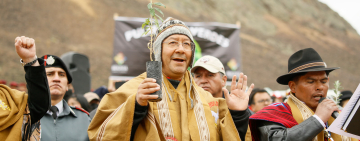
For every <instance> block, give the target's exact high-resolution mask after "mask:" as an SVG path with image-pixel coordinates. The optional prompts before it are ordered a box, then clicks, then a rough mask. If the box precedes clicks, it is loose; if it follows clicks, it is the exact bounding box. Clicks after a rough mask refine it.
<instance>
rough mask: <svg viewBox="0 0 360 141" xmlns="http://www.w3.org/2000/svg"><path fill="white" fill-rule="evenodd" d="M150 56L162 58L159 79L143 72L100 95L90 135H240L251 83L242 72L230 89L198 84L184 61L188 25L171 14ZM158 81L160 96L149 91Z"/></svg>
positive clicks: (177, 140)
mask: <svg viewBox="0 0 360 141" xmlns="http://www.w3.org/2000/svg"><path fill="white" fill-rule="evenodd" d="M154 52H155V55H154V56H155V60H156V61H162V73H163V76H162V81H163V82H162V85H161V86H159V85H158V84H157V83H156V82H155V81H156V80H155V79H152V78H146V73H143V74H141V75H139V76H138V77H136V78H134V79H132V80H130V81H128V82H127V83H125V84H124V85H122V86H121V87H120V88H119V89H118V90H116V91H115V92H113V93H109V94H106V95H105V97H104V98H103V99H102V101H101V103H100V105H99V107H98V110H97V112H96V115H95V116H94V118H93V120H92V122H91V123H90V126H89V129H88V134H89V138H90V140H99V141H100V140H136V141H145V140H151V141H165V140H170V141H189V140H196V141H200V140H201V141H217V140H232V141H233V140H237V141H240V140H242V139H243V138H244V136H245V133H246V130H247V126H248V118H249V113H248V112H247V110H246V109H247V103H248V100H249V94H250V92H251V90H252V89H253V87H254V85H253V84H252V85H251V86H250V88H249V90H248V91H246V86H247V77H246V76H244V75H243V74H240V78H239V81H238V83H237V84H236V76H234V77H233V81H232V85H231V93H230V94H229V93H228V91H227V90H226V89H224V91H225V99H222V98H214V97H212V95H211V94H210V93H209V92H207V91H205V90H203V89H202V88H201V87H199V86H197V85H196V83H195V82H194V81H193V78H192V76H191V75H190V72H189V71H188V70H187V68H188V67H191V66H192V62H193V58H194V52H195V46H194V40H193V37H192V35H191V32H190V30H189V28H188V27H187V26H186V25H185V24H184V23H183V22H182V21H179V20H176V19H173V18H168V19H166V20H165V21H164V22H163V24H162V25H161V26H160V28H159V30H157V34H156V36H155V40H154ZM160 87H162V100H161V101H159V102H149V100H151V99H157V97H158V96H157V95H149V94H151V93H153V92H156V91H158V90H159V89H160Z"/></svg>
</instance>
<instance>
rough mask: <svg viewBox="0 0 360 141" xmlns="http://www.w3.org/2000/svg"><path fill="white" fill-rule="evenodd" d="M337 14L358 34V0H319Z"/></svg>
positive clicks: (359, 10)
mask: <svg viewBox="0 0 360 141" xmlns="http://www.w3.org/2000/svg"><path fill="white" fill-rule="evenodd" d="M319 1H320V2H322V3H325V4H327V5H328V6H329V7H330V8H331V9H332V10H334V11H335V12H337V13H339V15H340V16H342V17H343V18H344V19H345V20H346V21H347V22H348V23H350V24H351V26H352V27H354V28H355V30H356V31H357V32H358V34H360V0H319Z"/></svg>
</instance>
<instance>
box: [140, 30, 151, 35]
mask: <svg viewBox="0 0 360 141" xmlns="http://www.w3.org/2000/svg"><path fill="white" fill-rule="evenodd" d="M149 31H150V30H148V31H146V32H144V33H143V34H142V35H146V34H148V33H149Z"/></svg>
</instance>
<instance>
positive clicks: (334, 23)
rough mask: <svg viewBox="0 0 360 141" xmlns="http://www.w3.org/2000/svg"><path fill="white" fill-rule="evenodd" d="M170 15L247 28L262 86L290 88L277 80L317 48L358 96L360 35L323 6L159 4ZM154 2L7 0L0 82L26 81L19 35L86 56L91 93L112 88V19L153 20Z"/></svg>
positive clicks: (246, 57)
mask: <svg viewBox="0 0 360 141" xmlns="http://www.w3.org/2000/svg"><path fill="white" fill-rule="evenodd" d="M159 1H160V2H162V3H164V4H165V5H166V6H167V8H166V9H164V10H163V12H164V13H165V16H166V17H167V16H172V17H175V18H178V19H181V20H183V21H186V22H196V21H197V22H200V21H201V22H206V21H208V22H223V23H232V24H235V23H236V22H237V21H240V23H241V33H240V35H239V38H240V39H241V52H242V54H241V57H242V60H243V62H242V64H243V71H244V73H245V74H247V75H248V77H249V79H250V81H251V82H253V83H255V85H256V87H265V86H268V87H270V88H271V89H286V88H287V87H286V86H281V85H279V84H277V83H276V81H275V80H276V78H277V77H278V76H280V75H282V74H285V73H287V59H288V58H289V56H290V55H291V54H292V53H294V52H295V51H297V50H299V49H303V48H307V47H312V48H315V49H316V50H317V51H318V52H319V53H320V55H321V56H322V58H323V60H324V61H325V62H326V63H327V65H328V67H334V66H338V67H341V69H340V70H336V71H334V72H332V73H331V75H330V76H331V78H330V80H331V85H330V87H331V88H332V87H333V85H332V84H333V82H334V81H335V80H340V82H341V83H342V86H343V87H344V88H345V89H350V90H355V88H356V87H357V85H358V84H359V82H360V73H359V72H358V70H360V65H356V64H357V62H359V61H360V56H359V55H357V54H359V53H360V36H359V35H358V34H357V33H356V31H355V30H354V29H353V28H352V27H351V26H350V25H349V24H348V23H347V22H346V21H345V20H344V19H343V18H342V17H340V16H339V15H338V14H337V13H336V12H334V11H332V10H331V9H330V8H329V7H328V6H326V5H325V4H322V3H320V2H318V1H317V0H298V1H289V0H222V1H216V0H206V1H205V0H199V1H192V0H182V1H174V0H171V1H168V0H159ZM147 3H148V0H105V1H91V0H51V1H47V0H2V1H1V2H0V56H1V59H0V79H5V80H7V81H13V80H14V81H17V82H25V80H24V71H23V68H22V66H21V65H20V63H19V58H18V56H17V55H16V52H15V51H14V39H15V37H16V36H20V35H26V36H29V37H33V38H34V39H35V40H36V46H37V50H38V53H37V54H38V56H39V57H40V56H42V55H44V54H45V53H46V54H54V55H58V56H60V55H62V54H63V53H66V52H68V51H75V52H79V53H82V54H86V55H88V57H89V58H90V65H91V69H90V71H91V76H92V88H94V89H95V88H97V87H99V86H101V85H107V79H108V77H109V75H110V64H111V55H112V50H113V49H112V48H113V33H114V21H113V15H114V13H117V14H118V15H119V16H126V17H147V16H148V11H147V9H146V4H147Z"/></svg>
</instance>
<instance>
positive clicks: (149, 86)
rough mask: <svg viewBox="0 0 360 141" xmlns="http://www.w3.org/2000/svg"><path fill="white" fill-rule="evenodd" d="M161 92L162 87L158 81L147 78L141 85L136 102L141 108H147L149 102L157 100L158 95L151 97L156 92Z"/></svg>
mask: <svg viewBox="0 0 360 141" xmlns="http://www.w3.org/2000/svg"><path fill="white" fill-rule="evenodd" d="M158 90H160V86H159V85H158V84H157V83H156V80H155V79H153V78H145V79H144V81H143V82H141V83H140V85H139V87H138V91H137V93H136V101H137V102H138V103H139V104H140V105H141V106H147V105H148V100H150V99H157V98H158V96H157V95H149V94H152V93H154V92H156V91H158Z"/></svg>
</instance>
